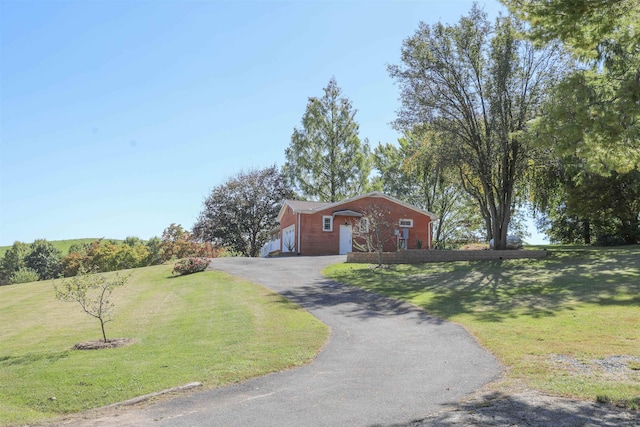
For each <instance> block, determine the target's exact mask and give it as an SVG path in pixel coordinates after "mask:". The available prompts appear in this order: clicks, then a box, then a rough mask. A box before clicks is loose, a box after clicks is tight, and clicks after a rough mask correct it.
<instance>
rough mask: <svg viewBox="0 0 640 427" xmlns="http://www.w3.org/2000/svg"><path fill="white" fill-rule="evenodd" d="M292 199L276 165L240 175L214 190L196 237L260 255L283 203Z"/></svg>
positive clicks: (201, 217) (201, 215)
mask: <svg viewBox="0 0 640 427" xmlns="http://www.w3.org/2000/svg"><path fill="white" fill-rule="evenodd" d="M291 197H293V192H292V191H291V190H290V188H289V186H288V185H287V183H286V180H285V179H284V177H283V176H282V174H281V173H280V172H279V171H278V169H277V168H276V166H271V167H268V168H265V169H254V170H250V171H249V172H240V173H238V174H237V175H235V176H234V177H232V178H230V179H229V180H228V181H227V182H225V183H224V184H221V185H219V186H217V187H214V188H213V190H212V191H211V194H210V195H209V196H208V197H207V198H206V199H205V201H204V206H203V209H202V211H201V212H200V215H199V217H198V220H197V221H196V223H195V225H194V226H193V234H194V235H195V237H196V238H198V239H200V240H202V241H205V242H214V243H216V244H218V245H220V246H223V247H227V248H230V249H232V250H234V251H237V252H240V253H242V254H243V255H245V256H251V257H255V256H258V255H260V248H261V247H262V245H264V243H266V242H267V240H268V238H269V231H270V230H271V229H272V228H273V227H275V225H276V219H277V216H278V212H279V210H280V207H281V206H282V201H283V200H285V199H288V198H291Z"/></svg>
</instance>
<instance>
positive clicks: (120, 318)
mask: <svg viewBox="0 0 640 427" xmlns="http://www.w3.org/2000/svg"><path fill="white" fill-rule="evenodd" d="M171 269H172V266H169V265H160V266H153V267H145V268H140V269H135V270H130V272H131V273H132V277H131V279H130V281H129V283H128V284H127V285H126V286H125V287H124V288H118V289H116V290H115V291H114V294H113V300H114V301H115V303H116V308H115V320H114V321H113V322H111V323H108V324H107V337H108V338H134V339H135V340H136V341H137V343H136V344H133V345H130V346H128V347H122V348H118V349H109V350H90V351H75V350H70V348H71V347H72V346H73V345H74V344H75V343H78V342H82V341H88V340H94V339H98V338H100V336H101V332H100V326H99V322H98V321H97V320H95V319H93V318H91V317H89V316H87V315H86V314H84V313H82V312H81V309H80V306H79V305H77V304H72V303H65V302H60V301H57V300H56V299H55V298H54V291H53V286H52V282H51V281H46V282H35V283H28V284H20V285H12V286H4V287H0V343H2V344H1V347H0V425H5V424H19V423H31V422H37V421H40V420H44V419H51V417H55V416H56V415H59V414H66V413H72V412H78V411H82V410H86V409H89V408H95V407H99V406H103V405H107V404H110V403H114V402H118V401H122V400H125V399H128V398H132V397H135V396H139V395H143V394H146V393H150V392H154V391H158V390H162V389H166V388H169V387H173V386H177V385H182V384H186V383H189V382H192V381H200V382H202V383H203V385H204V387H205V388H207V387H216V386H220V385H223V384H228V383H232V382H236V381H240V380H243V379H246V378H249V377H253V376H257V375H262V374H265V373H268V372H273V371H278V370H282V369H285V368H288V367H291V366H297V365H301V364H304V363H307V362H309V361H310V360H311V359H312V358H313V357H314V356H315V355H316V353H317V352H318V351H319V349H320V348H321V346H322V345H323V344H324V342H325V341H326V339H327V337H328V328H327V327H326V326H325V325H323V324H322V323H320V322H319V321H318V320H317V319H316V318H314V317H313V316H311V315H310V314H308V313H307V312H305V311H304V310H302V309H301V308H299V307H298V306H296V305H294V304H292V303H290V302H288V301H286V300H285V299H283V298H282V297H280V296H279V295H277V294H274V293H272V292H270V291H268V290H266V289H265V288H262V287H260V286H257V285H253V284H250V283H248V282H245V281H242V280H239V279H236V278H234V277H232V276H229V275H226V274H223V273H220V272H213V271H210V272H209V271H208V272H203V273H197V274H193V275H188V276H180V277H175V278H172V277H171ZM54 398H55V399H54Z"/></svg>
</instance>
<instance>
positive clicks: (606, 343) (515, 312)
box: [324, 246, 640, 409]
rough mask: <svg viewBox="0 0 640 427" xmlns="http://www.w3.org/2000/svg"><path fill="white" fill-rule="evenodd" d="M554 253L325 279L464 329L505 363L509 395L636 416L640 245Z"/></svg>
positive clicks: (346, 272)
mask: <svg viewBox="0 0 640 427" xmlns="http://www.w3.org/2000/svg"><path fill="white" fill-rule="evenodd" d="M549 249H550V254H549V256H548V257H547V258H545V259H540V260H505V261H496V262H455V263H439V264H422V265H399V266H395V267H389V268H382V269H373V268H371V266H369V265H363V264H337V265H333V266H330V267H328V268H327V269H326V270H325V271H324V273H325V275H327V276H328V277H331V278H333V279H335V280H337V281H340V282H342V283H349V284H353V285H356V286H359V287H362V288H365V289H368V290H371V291H374V292H377V293H380V294H384V295H388V296H391V297H393V298H397V299H402V300H406V301H409V302H411V303H413V304H415V305H417V306H419V307H421V308H423V309H424V310H425V311H427V312H429V313H432V314H434V315H437V316H440V317H442V318H445V319H449V320H452V321H454V322H457V323H459V324H461V325H463V326H464V327H465V328H466V329H467V330H468V331H470V332H471V333H472V334H473V335H474V336H476V337H477V339H478V340H479V342H480V343H481V344H482V345H483V346H484V347H486V348H487V349H489V350H490V351H491V352H493V353H494V354H495V355H496V356H497V357H498V359H500V360H501V361H502V363H503V364H504V365H506V367H507V371H506V373H507V380H506V382H505V383H503V384H502V385H503V386H505V387H506V386H513V385H514V384H521V383H522V382H524V384H526V385H527V386H529V387H531V388H535V389H538V390H542V391H544V392H548V393H552V394H558V395H563V396H572V397H579V398H585V399H597V400H600V401H611V402H615V403H618V404H623V405H625V406H627V407H629V408H632V409H633V408H635V409H637V408H638V406H639V405H640V363H638V360H640V247H638V246H635V247H626V248H611V249H594V248H579V247H573V248H572V247H558V248H554V247H550V248H549ZM612 356H623V357H625V358H626V359H624V360H626V367H620V366H618V367H611V366H610V367H609V368H606V367H605V366H604V365H605V363H603V361H609V362H611V361H619V360H620V358H615V357H614V358H611V357H612ZM607 358H610V359H607Z"/></svg>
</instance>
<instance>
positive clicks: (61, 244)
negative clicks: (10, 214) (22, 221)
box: [0, 238, 122, 258]
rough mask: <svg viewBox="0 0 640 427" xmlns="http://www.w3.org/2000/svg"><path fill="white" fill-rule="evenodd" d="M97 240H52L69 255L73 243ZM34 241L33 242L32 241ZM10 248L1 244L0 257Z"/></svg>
mask: <svg viewBox="0 0 640 427" xmlns="http://www.w3.org/2000/svg"><path fill="white" fill-rule="evenodd" d="M95 240H98V239H97V238H96V239H94V238H86V239H69V240H52V241H51V244H53V246H55V247H56V248H58V249H59V250H60V252H62V255H63V256H64V255H67V254H68V253H69V248H70V247H71V245H74V244H77V245H80V244H83V243H91V242H93V241H95ZM105 240H111V239H105ZM121 241H122V240H116V242H121ZM30 243H33V242H30ZM9 248H11V246H0V258H2V257H3V256H4V254H5V252H7V251H8V250H9Z"/></svg>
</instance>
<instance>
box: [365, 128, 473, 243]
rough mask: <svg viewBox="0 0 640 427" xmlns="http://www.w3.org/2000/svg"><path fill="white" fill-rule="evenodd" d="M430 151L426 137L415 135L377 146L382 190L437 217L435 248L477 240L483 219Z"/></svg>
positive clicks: (450, 174) (376, 159)
mask: <svg viewBox="0 0 640 427" xmlns="http://www.w3.org/2000/svg"><path fill="white" fill-rule="evenodd" d="M431 148H432V147H431V144H430V141H429V137H428V134H422V135H421V134H419V133H418V132H414V133H412V134H410V135H408V136H406V137H403V138H401V139H399V140H398V145H392V144H384V145H383V144H379V145H378V147H376V149H375V150H374V156H373V159H374V165H375V168H376V169H377V170H378V172H379V178H380V181H381V184H382V191H384V192H385V193H387V194H389V195H392V196H394V197H397V198H398V199H400V200H404V201H406V202H408V203H410V204H412V205H414V206H417V207H420V208H423V209H425V210H428V211H430V212H432V213H434V214H436V215H437V216H438V221H437V222H436V223H435V227H434V232H433V247H434V248H437V249H444V248H446V247H447V244H449V245H450V246H451V245H457V244H459V243H463V242H468V241H476V240H477V238H478V235H480V233H481V231H482V227H483V223H482V217H481V216H480V215H479V213H478V212H477V210H476V209H474V207H473V200H472V199H471V198H470V197H469V196H468V195H467V194H466V193H465V192H464V190H463V189H462V188H461V187H460V185H459V184H458V182H457V180H456V177H455V176H454V174H453V170H452V169H450V168H449V169H447V168H444V167H442V165H441V164H440V163H439V162H438V161H437V158H436V157H437V155H438V153H437V152H434V151H433V150H432V149H431Z"/></svg>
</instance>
